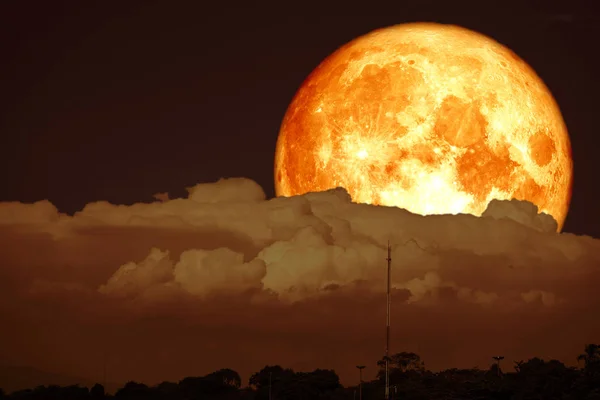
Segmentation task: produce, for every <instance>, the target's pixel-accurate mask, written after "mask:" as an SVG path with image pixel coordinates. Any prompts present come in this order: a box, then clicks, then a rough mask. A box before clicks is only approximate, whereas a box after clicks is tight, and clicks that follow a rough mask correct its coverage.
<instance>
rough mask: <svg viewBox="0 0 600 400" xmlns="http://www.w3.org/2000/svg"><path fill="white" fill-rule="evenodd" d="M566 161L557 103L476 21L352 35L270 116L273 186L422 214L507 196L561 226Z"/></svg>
mask: <svg viewBox="0 0 600 400" xmlns="http://www.w3.org/2000/svg"><path fill="white" fill-rule="evenodd" d="M572 171H573V166H572V159H571V149H570V142H569V137H568V133H567V129H566V126H565V123H564V121H563V119H562V116H561V113H560V110H559V108H558V106H557V104H556V102H555V101H554V98H553V97H552V94H551V93H550V91H549V89H548V88H547V87H546V86H545V85H544V83H543V82H542V80H541V79H540V78H539V77H538V76H537V75H536V73H535V72H534V71H533V70H532V69H531V68H530V67H529V66H528V65H527V64H526V63H525V62H524V61H523V60H522V59H520V58H519V57H518V56H517V55H515V54H514V53H513V52H512V51H511V50H509V49H508V48H506V47H504V46H502V45H501V44H500V43H498V42H496V41H494V40H492V39H490V38H489V37H486V36H483V35H481V34H479V33H476V32H473V31H470V30H467V29H464V28H461V27H458V26H453V25H442V24H431V23H414V24H404V25H396V26H393V27H389V28H385V29H380V30H377V31H374V32H371V33H369V34H367V35H365V36H362V37H359V38H357V39H355V40H353V41H351V42H349V43H348V44H346V45H345V46H343V47H341V48H340V49H338V50H337V51H335V52H334V53H333V54H331V55H330V56H329V57H327V58H326V59H325V60H324V61H323V62H322V63H321V64H320V65H319V66H318V67H317V68H316V69H315V70H314V71H313V72H312V73H311V74H310V76H309V77H308V78H307V79H306V81H305V82H304V83H303V84H302V86H301V87H300V89H299V90H298V92H297V93H296V95H295V97H294V98H293V100H292V102H291V104H290V105H289V108H288V110H287V112H286V114H285V117H284V119H283V123H282V125H281V130H280V133H279V137H278V140H277V148H276V155H275V189H276V193H277V195H279V196H292V195H298V194H303V193H306V192H314V191H323V190H327V189H331V188H334V187H340V186H341V187H344V188H345V189H346V190H347V191H348V193H349V194H350V196H351V197H352V199H353V201H355V202H360V203H370V204H380V205H386V206H397V207H401V208H405V209H407V210H409V211H411V212H414V213H418V214H423V215H427V214H456V213H470V214H474V215H481V214H482V212H483V211H484V210H485V209H486V207H487V204H488V203H489V202H490V201H491V200H492V199H512V198H516V199H519V200H528V201H530V202H532V203H534V204H535V205H537V206H538V208H539V209H540V211H543V212H546V213H548V214H550V215H552V216H553V217H554V218H555V219H556V220H557V222H558V227H559V228H558V229H559V230H560V229H561V228H562V226H563V224H564V220H565V217H566V214H567V210H568V206H569V201H570V197H571V182H572Z"/></svg>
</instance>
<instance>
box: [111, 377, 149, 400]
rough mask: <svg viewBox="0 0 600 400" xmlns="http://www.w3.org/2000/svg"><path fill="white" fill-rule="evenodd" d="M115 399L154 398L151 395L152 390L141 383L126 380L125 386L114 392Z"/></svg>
mask: <svg viewBox="0 0 600 400" xmlns="http://www.w3.org/2000/svg"><path fill="white" fill-rule="evenodd" d="M115 398H117V399H132V400H133V399H152V398H156V396H153V391H152V390H151V389H150V388H149V387H148V386H146V385H144V384H143V383H137V382H133V381H130V382H127V383H126V384H125V386H123V387H122V388H121V389H119V390H118V391H117V393H115Z"/></svg>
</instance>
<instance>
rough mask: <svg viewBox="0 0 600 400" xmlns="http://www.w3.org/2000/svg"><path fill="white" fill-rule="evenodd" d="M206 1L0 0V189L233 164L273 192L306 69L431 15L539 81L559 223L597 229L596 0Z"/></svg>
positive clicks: (100, 194)
mask: <svg viewBox="0 0 600 400" xmlns="http://www.w3.org/2000/svg"><path fill="white" fill-rule="evenodd" d="M9 3H10V4H9ZM115 4H116V3H115ZM201 4H203V3H201V2H187V3H186V2H178V3H177V4H172V3H170V2H156V1H145V2H119V4H118V6H116V5H111V4H110V3H106V2H71V3H69V4H67V3H65V2H41V1H40V2H23V1H13V2H4V3H3V5H2V6H1V9H0V35H1V37H2V40H0V46H1V47H0V51H1V54H2V62H1V63H0V82H2V89H1V92H0V99H1V105H2V108H1V111H0V132H2V139H1V142H0V160H1V161H0V162H1V163H2V164H1V170H2V178H1V179H2V187H1V189H0V200H1V201H21V202H34V201H37V200H42V199H48V200H50V201H51V202H52V203H53V204H55V205H56V206H57V207H58V209H59V210H60V211H61V212H66V213H69V214H72V213H73V212H75V211H78V210H80V209H82V208H83V206H84V205H85V204H86V203H88V202H91V201H96V200H107V201H109V202H111V203H116V204H132V203H134V202H139V201H152V195H153V194H155V193H158V192H169V193H170V194H171V197H176V196H180V195H183V194H184V193H185V188H186V187H189V186H193V185H195V184H196V183H200V182H212V181H216V180H218V179H219V178H221V177H237V176H244V177H248V178H250V179H253V180H255V181H256V182H257V183H258V184H259V185H261V186H262V187H263V188H264V190H265V192H266V193H267V196H268V197H272V196H273V195H274V189H273V157H274V150H275V143H276V138H277V134H278V130H279V126H280V123H281V120H282V118H283V115H284V113H285V111H286V108H287V106H288V104H289V103H290V101H291V99H292V97H293V95H294V93H295V91H296V90H297V89H298V87H299V86H300V85H301V83H302V81H303V80H304V79H305V78H306V77H307V75H308V74H309V73H310V72H311V71H312V70H313V68H315V67H316V66H317V65H318V64H319V63H320V62H321V61H322V60H323V59H324V58H325V57H326V56H327V55H329V54H330V53H331V52H333V51H334V50H335V49H337V48H338V47H339V46H341V45H343V44H344V43H346V42H348V41H350V40H352V39H353V38H355V37H357V36H360V35H362V34H365V33H368V32H369V31H371V30H373V29H377V28H382V27H385V26H389V25H394V24H398V23H403V22H415V21H433V22H442V23H452V24H457V25H461V26H464V27H466V28H470V29H473V30H475V31H478V32H481V33H483V34H486V35H488V36H491V37H492V38H494V39H496V40H497V41H499V42H501V43H503V44H505V45H507V46H508V47H509V48H510V49H512V50H513V51H515V52H516V53H517V54H518V55H519V56H521V57H522V58H523V59H524V60H525V61H527V62H528V63H529V64H530V65H531V66H532V67H533V69H534V70H535V71H536V72H537V73H538V74H539V76H540V77H541V78H542V79H543V80H544V82H545V83H546V84H547V85H548V87H549V88H550V90H551V91H552V93H553V94H554V96H555V98H556V100H557V102H558V104H559V106H560V108H561V110H562V112H563V116H564V119H565V121H566V124H567V128H568V130H569V133H570V137H571V142H572V151H573V158H574V166H575V171H574V189H573V197H572V201H571V207H570V211H569V214H568V217H567V221H566V225H565V227H564V230H565V231H567V232H573V233H576V234H585V235H591V236H594V237H600V225H599V224H598V223H597V221H598V220H599V218H600V209H599V208H598V196H597V185H596V184H595V182H596V180H597V173H598V164H597V158H598V157H597V149H598V134H597V130H598V123H597V110H596V109H597V107H598V96H597V93H599V92H600V80H599V79H598V77H597V75H596V74H597V71H598V70H599V63H598V53H597V52H596V51H594V49H595V48H596V47H597V41H598V40H599V39H600V19H599V18H598V14H597V13H596V12H595V11H594V10H593V9H592V4H593V2H592V1H591V0H590V1H587V2H584V1H569V2H564V4H554V5H552V4H550V3H549V2H547V1H537V2H531V1H530V2H526V1H518V2H509V1H502V2H491V1H481V2H476V3H473V2H469V3H465V2H459V1H458V2H457V1H434V0H420V1H414V2H405V1H394V2H388V3H383V2H381V3H379V2H372V3H370V2H360V3H358V2H338V3H330V2H320V3H318V4H317V3H315V4H308V3H306V4H305V3H296V4H291V3H290V4H287V3H284V2H281V3H279V5H274V4H271V5H268V4H264V5H262V3H261V5H258V3H257V4H253V3H251V2H245V3H243V2H239V3H231V2H214V3H210V4H205V5H204V6H202V5H201Z"/></svg>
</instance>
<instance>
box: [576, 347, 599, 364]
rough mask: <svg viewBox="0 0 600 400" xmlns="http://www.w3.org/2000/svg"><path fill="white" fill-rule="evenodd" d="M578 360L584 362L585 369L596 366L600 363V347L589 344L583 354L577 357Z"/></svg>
mask: <svg viewBox="0 0 600 400" xmlns="http://www.w3.org/2000/svg"><path fill="white" fill-rule="evenodd" d="M577 360H578V361H581V360H582V361H583V362H584V363H585V364H584V365H585V368H590V367H594V366H596V365H597V364H598V363H600V345H597V344H587V345H586V346H585V349H584V352H583V354H580V355H579V356H577Z"/></svg>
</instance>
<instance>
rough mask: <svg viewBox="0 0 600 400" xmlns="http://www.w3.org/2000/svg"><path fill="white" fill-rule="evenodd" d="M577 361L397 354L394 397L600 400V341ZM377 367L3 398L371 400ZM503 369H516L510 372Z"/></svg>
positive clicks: (227, 374)
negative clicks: (366, 375)
mask: <svg viewBox="0 0 600 400" xmlns="http://www.w3.org/2000/svg"><path fill="white" fill-rule="evenodd" d="M577 360H578V361H579V367H577V368H575V367H567V366H565V365H564V364H563V363H562V362H560V361H557V360H550V361H545V360H542V359H540V358H537V357H536V358H532V359H530V360H528V361H513V362H512V363H511V362H510V361H509V360H504V358H503V357H502V356H495V357H492V364H491V366H490V368H489V369H488V370H481V369H477V368H474V369H456V368H452V369H448V370H445V371H441V372H431V371H428V370H427V369H425V364H424V363H423V361H421V359H420V357H419V356H418V355H417V354H415V353H407V352H402V353H397V354H394V355H393V356H391V357H390V359H389V365H390V399H423V400H425V399H519V400H521V399H522V400H525V399H573V400H575V399H577V400H580V399H581V400H592V399H594V400H596V399H600V345H597V344H589V345H586V346H585V351H584V352H583V353H582V354H580V355H579V356H578V357H577ZM511 364H512V365H511ZM377 365H378V368H379V369H378V372H377V376H376V379H374V380H372V381H363V382H362V385H359V386H351V387H342V385H341V384H340V381H339V378H338V376H337V374H336V373H335V371H332V370H322V369H316V370H314V371H312V372H294V371H293V370H291V369H285V368H282V367H280V366H266V367H264V368H263V369H262V370H261V371H259V372H257V373H255V374H253V375H252V376H251V377H250V379H249V382H248V386H247V387H244V388H242V380H241V378H240V375H239V374H238V373H237V372H235V371H233V370H231V369H221V370H219V371H216V372H213V373H211V374H208V375H206V376H203V377H188V378H185V379H183V380H181V381H180V382H178V383H174V382H163V383H161V384H159V385H156V386H153V387H148V386H147V385H144V384H141V383H136V382H128V383H127V384H125V386H123V387H122V388H121V389H119V390H118V391H117V392H116V393H115V394H114V395H110V394H107V393H105V391H104V387H103V386H102V385H100V384H96V385H94V386H93V387H91V388H87V387H80V386H68V387H59V386H40V387H37V388H35V389H27V390H20V391H17V392H14V393H12V394H10V395H8V394H5V393H4V392H3V391H1V390H0V399H36V400H42V399H43V400H45V399H48V400H59V399H69V400H79V399H82V400H83V399H109V398H115V399H153V400H162V399H176V400H204V399H211V400H212V399H214V400H233V399H248V400H250V399H252V400H263V399H264V400H268V399H273V400H274V399H286V400H305V399H307V400H308V399H329V400H336V399H340V400H341V399H353V400H358V399H360V398H361V394H362V399H365V400H369V399H383V398H384V392H385V372H384V365H385V360H383V359H382V360H380V361H379V362H378V363H377ZM357 368H358V366H357ZM362 368H363V367H362V366H361V367H360V369H361V370H362ZM503 368H504V369H505V370H509V369H511V368H512V369H514V370H515V372H503Z"/></svg>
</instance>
